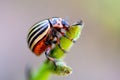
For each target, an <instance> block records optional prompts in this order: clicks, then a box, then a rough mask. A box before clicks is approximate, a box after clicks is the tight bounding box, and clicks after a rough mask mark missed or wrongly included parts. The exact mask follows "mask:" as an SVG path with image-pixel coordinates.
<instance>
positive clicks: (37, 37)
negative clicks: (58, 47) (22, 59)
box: [27, 17, 69, 55]
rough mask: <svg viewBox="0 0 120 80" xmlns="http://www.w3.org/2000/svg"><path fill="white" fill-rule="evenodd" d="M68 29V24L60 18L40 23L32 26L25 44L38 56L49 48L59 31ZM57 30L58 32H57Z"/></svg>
mask: <svg viewBox="0 0 120 80" xmlns="http://www.w3.org/2000/svg"><path fill="white" fill-rule="evenodd" d="M64 27H65V29H66V28H67V27H69V24H68V23H67V22H66V21H65V20H64V19H62V18H57V17H54V18H50V19H46V20H43V21H40V22H38V23H36V24H35V25H33V26H32V27H31V28H30V30H29V33H28V36H27V42H28V46H29V48H30V50H31V51H33V53H35V54H36V55H40V54H41V53H43V52H44V51H45V50H46V49H47V48H51V47H52V44H51V42H52V41H53V40H54V38H55V37H57V36H58V35H57V34H56V33H57V32H60V29H64ZM57 30H59V31H57Z"/></svg>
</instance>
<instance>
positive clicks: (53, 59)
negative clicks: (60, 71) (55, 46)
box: [45, 47, 57, 67]
mask: <svg viewBox="0 0 120 80" xmlns="http://www.w3.org/2000/svg"><path fill="white" fill-rule="evenodd" d="M50 49H51V48H50V47H49V48H47V49H46V51H45V56H46V58H47V59H48V60H50V61H52V62H53V63H54V65H55V67H57V66H56V61H57V60H56V59H55V58H53V57H50Z"/></svg>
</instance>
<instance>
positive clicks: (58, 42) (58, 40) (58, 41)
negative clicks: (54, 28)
mask: <svg viewBox="0 0 120 80" xmlns="http://www.w3.org/2000/svg"><path fill="white" fill-rule="evenodd" d="M54 36H55V37H56V39H57V41H53V42H54V43H55V42H56V43H57V44H58V47H59V48H60V49H61V50H62V51H63V52H64V53H66V51H65V50H64V49H63V48H62V47H61V45H60V39H59V38H58V36H57V35H54Z"/></svg>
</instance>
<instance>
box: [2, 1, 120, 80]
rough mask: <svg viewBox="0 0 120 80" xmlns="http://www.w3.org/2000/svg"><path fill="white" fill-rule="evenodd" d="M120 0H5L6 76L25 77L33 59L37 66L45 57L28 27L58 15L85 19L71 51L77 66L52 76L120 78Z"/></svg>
mask: <svg viewBox="0 0 120 80" xmlns="http://www.w3.org/2000/svg"><path fill="white" fill-rule="evenodd" d="M119 4H120V1H119V0H0V37H1V38H0V80H25V72H24V71H25V67H26V65H27V64H30V65H32V67H33V68H35V69H37V68H38V67H39V66H40V64H42V62H43V61H44V59H45V56H44V54H43V55H42V56H40V57H36V56H35V55H34V54H33V53H32V52H31V51H30V50H29V49H28V46H27V42H26V36H27V33H28V29H29V28H30V27H31V26H32V25H33V24H34V23H36V22H38V21H40V20H43V19H46V18H49V17H54V16H59V17H62V18H65V19H66V20H68V21H69V22H70V24H73V23H74V22H76V21H78V20H80V19H82V20H83V21H84V23H85V26H84V28H83V31H82V34H81V37H80V39H79V40H78V41H77V42H76V43H75V44H74V46H73V47H72V49H71V50H70V51H69V52H68V54H67V55H66V57H65V61H66V63H67V64H68V65H69V66H71V67H72V68H73V73H72V75H70V76H67V77H59V76H52V77H51V80H56V79H57V80H120V22H119V21H120V15H119V14H120V10H119V9H120V6H119Z"/></svg>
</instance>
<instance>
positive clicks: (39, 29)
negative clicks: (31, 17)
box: [27, 20, 50, 52]
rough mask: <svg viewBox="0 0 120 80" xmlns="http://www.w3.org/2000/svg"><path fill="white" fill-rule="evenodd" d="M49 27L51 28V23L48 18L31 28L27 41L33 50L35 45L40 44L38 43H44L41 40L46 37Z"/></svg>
mask: <svg viewBox="0 0 120 80" xmlns="http://www.w3.org/2000/svg"><path fill="white" fill-rule="evenodd" d="M49 29H50V24H49V22H48V20H44V21H42V22H39V23H37V24H35V25H34V26H33V27H31V28H30V30H29V34H28V37H27V41H28V46H29V48H30V49H31V50H32V51H33V49H34V47H35V46H36V45H38V43H39V44H40V45H41V46H42V45H43V44H42V43H41V41H42V39H43V38H44V37H45V35H46V34H47V33H48V31H49ZM39 47H40V46H39ZM33 52H34V51H33ZM41 52H42V51H41Z"/></svg>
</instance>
